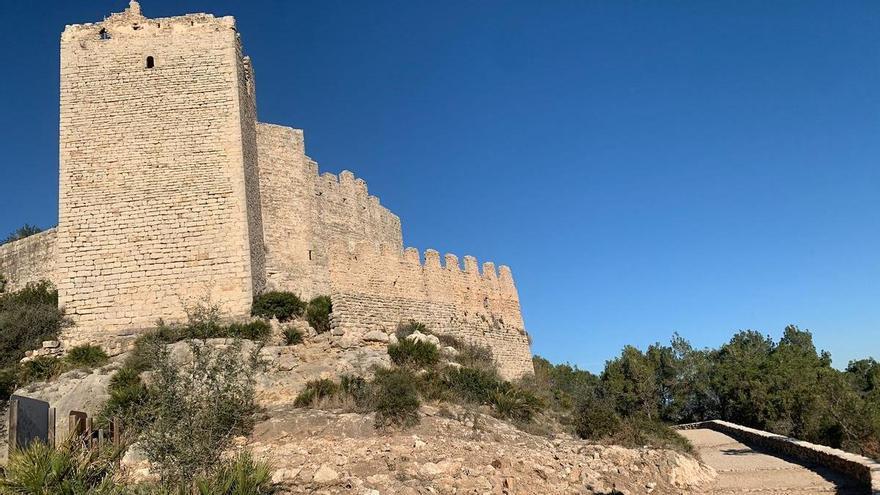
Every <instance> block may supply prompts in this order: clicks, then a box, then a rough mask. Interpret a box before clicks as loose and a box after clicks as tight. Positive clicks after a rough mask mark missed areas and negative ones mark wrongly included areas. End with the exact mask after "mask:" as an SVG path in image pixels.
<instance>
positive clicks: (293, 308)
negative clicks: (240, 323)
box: [251, 292, 306, 322]
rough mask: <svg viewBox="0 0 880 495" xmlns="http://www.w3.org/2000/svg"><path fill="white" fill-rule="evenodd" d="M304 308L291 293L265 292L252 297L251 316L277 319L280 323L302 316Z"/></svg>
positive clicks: (300, 301)
mask: <svg viewBox="0 0 880 495" xmlns="http://www.w3.org/2000/svg"><path fill="white" fill-rule="evenodd" d="M305 308H306V303H305V302H303V301H302V300H301V299H300V298H299V297H298V296H297V295H296V294H293V293H291V292H266V293H264V294H260V295H258V296H256V297H254V304H253V306H252V307H251V315H253V316H259V317H261V318H277V319H278V321H280V322H285V321H289V320H291V319H293V318H296V317H299V316H302V314H303V311H304V310H305Z"/></svg>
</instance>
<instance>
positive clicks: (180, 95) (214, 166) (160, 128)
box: [55, 1, 265, 335]
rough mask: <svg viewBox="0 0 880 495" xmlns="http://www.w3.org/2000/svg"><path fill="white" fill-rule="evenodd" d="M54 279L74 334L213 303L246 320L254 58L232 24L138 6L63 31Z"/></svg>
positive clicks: (252, 251)
mask: <svg viewBox="0 0 880 495" xmlns="http://www.w3.org/2000/svg"><path fill="white" fill-rule="evenodd" d="M60 113H61V123H60V193H59V224H58V231H57V246H56V248H57V254H56V256H57V267H56V274H55V280H56V284H57V286H58V290H59V298H60V304H61V305H62V306H63V307H65V308H66V310H67V313H68V315H70V316H71V317H72V318H73V320H74V322H75V323H76V324H77V326H78V327H79V328H81V329H89V330H90V331H97V332H100V333H101V334H102V335H106V334H107V333H108V332H109V333H112V331H113V330H121V329H131V328H144V327H148V326H151V325H154V324H155V321H156V319H157V318H163V319H166V320H170V321H177V320H180V319H182V318H183V317H184V315H185V313H184V304H185V303H186V301H187V300H190V299H192V298H195V297H202V296H209V297H210V298H211V300H212V302H214V303H217V304H220V305H221V308H222V310H223V311H224V312H225V313H226V314H228V315H243V314H247V313H248V311H249V308H250V304H251V301H252V297H253V293H254V291H255V290H261V289H262V286H263V285H264V284H265V274H264V270H265V269H264V266H263V259H264V257H263V244H262V239H263V234H262V222H261V212H260V206H259V205H260V198H259V178H258V171H257V148H256V146H257V145H256V130H255V122H256V109H255V102H254V85H253V74H252V70H251V66H250V62H249V60H248V59H247V58H246V57H243V55H242V50H241V44H240V41H239V35H238V33H237V31H236V29H235V21H234V19H233V18H232V17H222V18H215V17H214V16H211V15H205V14H193V15H186V16H181V17H173V18H164V19H147V18H145V17H143V15H142V14H141V11H140V6H139V5H138V4H137V2H134V1H132V2H131V4H130V6H129V8H128V9H126V10H125V12H122V13H118V14H112V15H111V16H109V17H108V18H107V19H105V20H104V21H103V22H100V23H94V24H81V25H71V26H67V27H66V28H65V30H64V33H63V34H62V35H61V111H60Z"/></svg>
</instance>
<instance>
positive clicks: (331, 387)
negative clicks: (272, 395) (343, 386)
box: [293, 378, 339, 407]
mask: <svg viewBox="0 0 880 495" xmlns="http://www.w3.org/2000/svg"><path fill="white" fill-rule="evenodd" d="M338 392H339V385H337V384H336V382H334V381H333V380H329V379H327V378H322V379H320V380H310V381H308V382H307V383H306V386H305V388H304V389H303V390H302V391H301V392H300V393H299V394H298V395H297V396H296V399H294V401H293V405H294V407H309V406H313V405H315V403H316V402H317V401H319V400H321V399H325V398H329V397H333V396H334V395H336V394H337V393H338Z"/></svg>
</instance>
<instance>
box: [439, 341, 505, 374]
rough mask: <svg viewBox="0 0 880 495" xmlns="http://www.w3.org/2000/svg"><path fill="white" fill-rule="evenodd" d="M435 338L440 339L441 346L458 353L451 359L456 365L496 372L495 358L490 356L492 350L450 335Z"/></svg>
mask: <svg viewBox="0 0 880 495" xmlns="http://www.w3.org/2000/svg"><path fill="white" fill-rule="evenodd" d="M437 338H438V339H440V343H441V344H442V345H443V346H446V347H452V348H454V349H455V350H456V351H458V353H457V354H456V355H455V357H454V358H453V360H454V361H455V362H456V363H458V364H460V365H462V366H464V367H466V368H474V369H480V370H483V371H488V372H497V367H496V365H495V357H494V356H493V355H492V350H491V349H489V348H488V347H485V346H481V345H477V344H469V343H467V342H464V341H463V340H461V339H459V338H457V337H453V336H452V335H437Z"/></svg>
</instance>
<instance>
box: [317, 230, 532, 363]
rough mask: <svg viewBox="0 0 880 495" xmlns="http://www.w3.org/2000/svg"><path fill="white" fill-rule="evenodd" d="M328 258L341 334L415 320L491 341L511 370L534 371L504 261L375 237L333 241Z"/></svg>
mask: <svg viewBox="0 0 880 495" xmlns="http://www.w3.org/2000/svg"><path fill="white" fill-rule="evenodd" d="M329 256H330V286H331V299H333V308H334V309H333V314H334V325H336V327H337V328H338V329H339V331H340V332H343V333H345V334H346V335H347V334H348V333H350V332H355V333H357V332H359V331H361V332H362V331H367V330H382V331H386V332H387V331H393V330H394V328H396V326H397V325H398V324H399V323H401V322H403V321H407V320H411V319H412V320H416V321H420V322H422V323H424V324H426V325H427V326H428V327H429V329H431V330H432V331H434V332H438V333H448V334H451V335H455V336H457V337H459V338H463V339H465V340H469V341H472V342H474V343H478V344H480V345H486V346H488V347H489V348H490V349H492V351H493V353H494V354H495V359H496V361H498V365H499V367H500V368H501V370H502V373H504V374H505V375H506V376H509V377H515V376H521V375H522V374H524V373H528V372H530V370H531V355H530V354H529V351H528V336H527V334H526V332H525V328H524V326H523V320H522V314H521V312H520V305H519V295H518V294H517V290H516V284H515V283H514V280H513V274H512V273H511V270H510V268H508V267H507V266H505V265H501V266H500V267H498V269H497V270H496V267H495V264H494V263H493V262H491V261H486V262H484V263H482V265H480V264H479V263H478V261H477V259H476V258H474V257H473V256H464V257H463V258H459V257H458V256H456V255H455V254H451V253H447V254H445V255H443V256H441V255H440V253H439V252H438V251H436V250H434V249H427V250H425V251H424V252H422V253H420V252H419V250H417V249H415V248H411V247H410V248H406V249H400V248H398V247H396V246H394V245H389V244H376V243H357V244H354V245H352V244H349V243H334V244H333V245H332V246H331V248H330V251H329ZM461 261H463V262H464V266H462V263H461Z"/></svg>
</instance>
